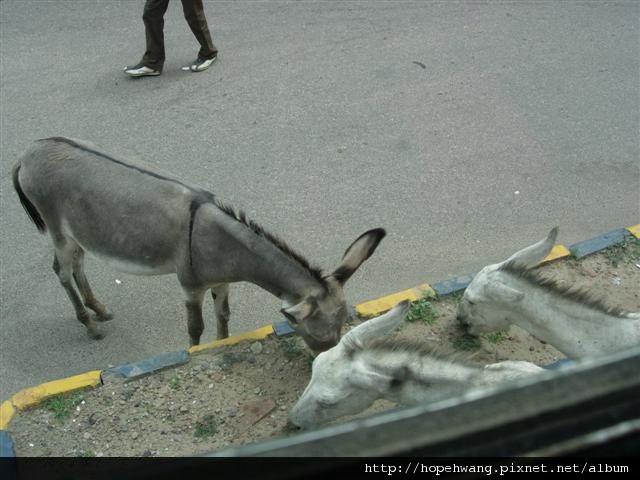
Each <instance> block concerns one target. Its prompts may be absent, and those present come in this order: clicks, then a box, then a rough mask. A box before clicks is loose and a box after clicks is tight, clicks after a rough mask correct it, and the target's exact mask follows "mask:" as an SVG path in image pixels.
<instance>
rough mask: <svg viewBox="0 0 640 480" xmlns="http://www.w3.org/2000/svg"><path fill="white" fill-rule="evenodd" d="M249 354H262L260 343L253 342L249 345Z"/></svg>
mask: <svg viewBox="0 0 640 480" xmlns="http://www.w3.org/2000/svg"><path fill="white" fill-rule="evenodd" d="M251 352H252V353H253V354H254V355H258V354H260V353H261V352H262V344H261V343H260V342H254V343H252V344H251Z"/></svg>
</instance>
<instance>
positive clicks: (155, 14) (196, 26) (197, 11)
mask: <svg viewBox="0 0 640 480" xmlns="http://www.w3.org/2000/svg"><path fill="white" fill-rule="evenodd" d="M168 6H169V0H147V3H145V5H144V13H143V14H142V20H143V21H144V27H145V31H146V36H147V51H146V52H144V56H143V57H142V60H141V62H140V63H142V64H143V65H145V66H147V67H149V68H153V69H154V70H162V66H163V65H164V32H163V30H164V14H165V12H166V11H167V7H168ZM182 10H183V11H184V18H185V19H186V20H187V23H188V24H189V27H190V28H191V31H192V32H193V34H194V35H195V37H196V39H197V40H198V43H199V44H200V51H199V52H198V57H200V58H213V57H215V56H216V54H217V53H218V49H217V48H216V47H215V45H214V44H213V41H212V40H211V34H210V33H209V27H208V26H207V19H206V18H205V16H204V9H203V7H202V0H182Z"/></svg>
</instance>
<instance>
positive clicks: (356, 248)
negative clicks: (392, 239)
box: [330, 228, 387, 285]
mask: <svg viewBox="0 0 640 480" xmlns="http://www.w3.org/2000/svg"><path fill="white" fill-rule="evenodd" d="M386 234H387V232H386V231H385V230H384V229H383V228H374V229H373V230H369V231H368V232H365V233H363V234H362V235H360V236H359V237H358V238H357V239H356V240H355V241H354V242H353V243H352V244H351V245H349V248H347V250H346V251H345V252H344V255H343V257H342V262H341V263H340V265H339V266H338V268H336V269H335V270H334V271H333V272H332V273H331V275H330V276H332V277H333V278H335V279H336V280H337V281H338V283H340V284H341V285H344V283H345V282H346V281H347V280H349V278H350V277H351V275H353V273H354V272H355V271H356V270H357V269H358V267H360V265H362V263H363V262H364V261H365V260H366V259H367V258H369V257H370V256H371V255H372V254H373V252H375V250H376V248H377V247H378V244H379V243H380V242H381V241H382V239H383V238H384V237H385V235H386Z"/></svg>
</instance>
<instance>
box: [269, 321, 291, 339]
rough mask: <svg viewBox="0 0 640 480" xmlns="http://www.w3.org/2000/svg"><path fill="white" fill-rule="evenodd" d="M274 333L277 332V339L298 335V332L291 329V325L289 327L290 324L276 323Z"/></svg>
mask: <svg viewBox="0 0 640 480" xmlns="http://www.w3.org/2000/svg"><path fill="white" fill-rule="evenodd" d="M273 331H274V332H275V334H276V337H286V336H288V335H293V334H294V333H296V331H295V330H294V329H293V328H291V325H289V322H280V323H274V324H273Z"/></svg>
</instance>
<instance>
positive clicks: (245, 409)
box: [238, 398, 276, 432]
mask: <svg viewBox="0 0 640 480" xmlns="http://www.w3.org/2000/svg"><path fill="white" fill-rule="evenodd" d="M274 408H276V402H274V401H273V399H271V398H261V399H259V400H254V401H251V402H247V403H245V404H244V405H243V406H242V407H241V410H242V419H241V420H238V430H239V431H241V432H242V431H244V430H247V429H248V428H249V427H251V426H252V425H254V424H256V423H258V422H259V421H260V420H262V419H263V418H264V417H266V416H267V415H268V414H269V413H271V412H272V411H273V409H274Z"/></svg>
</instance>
